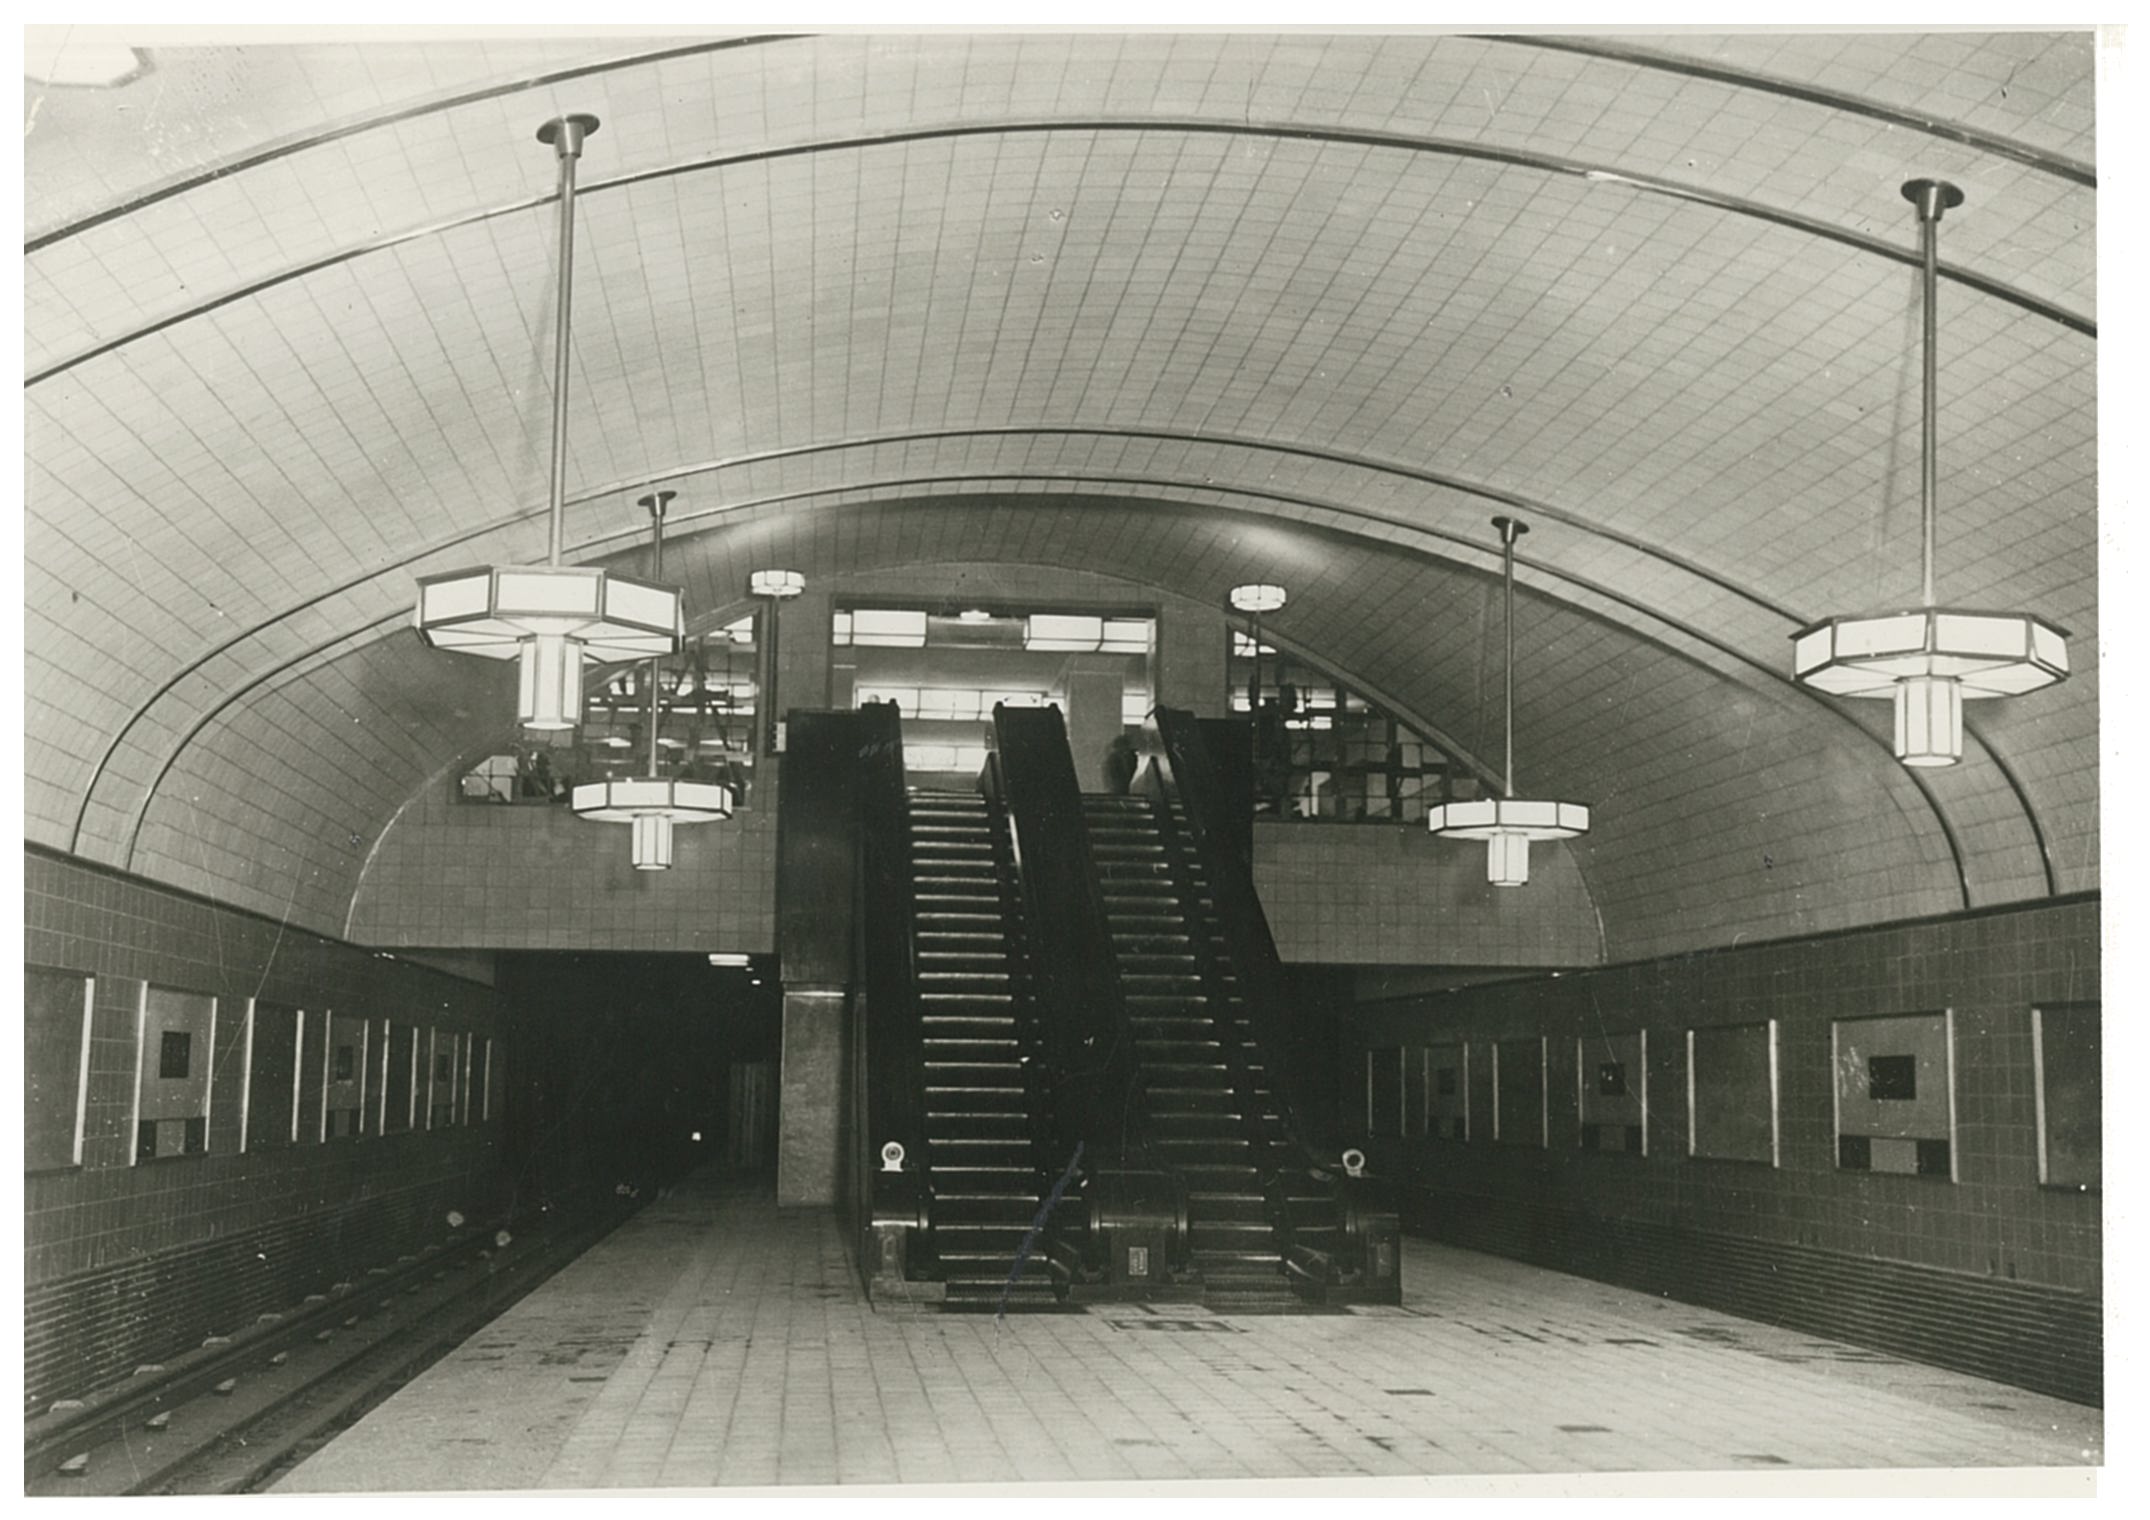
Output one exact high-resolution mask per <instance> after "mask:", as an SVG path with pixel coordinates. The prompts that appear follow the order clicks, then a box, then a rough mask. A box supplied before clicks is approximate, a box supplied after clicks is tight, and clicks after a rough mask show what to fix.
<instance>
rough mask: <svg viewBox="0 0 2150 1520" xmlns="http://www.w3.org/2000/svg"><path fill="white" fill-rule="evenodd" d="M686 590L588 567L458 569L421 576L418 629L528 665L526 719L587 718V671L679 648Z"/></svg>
mask: <svg viewBox="0 0 2150 1520" xmlns="http://www.w3.org/2000/svg"><path fill="white" fill-rule="evenodd" d="M681 603H682V598H681V595H680V593H679V591H678V590H676V589H675V588H673V587H670V586H659V585H655V584H652V583H651V582H649V581H643V580H637V579H635V578H634V577H633V576H629V575H616V574H614V573H612V572H611V571H609V570H599V569H594V568H590V567H586V566H580V565H574V566H560V565H517V566H509V567H495V568H479V569H475V570H458V571H454V572H452V573H450V574H447V575H429V576H426V577H425V578H423V579H421V580H420V581H419V582H418V609H417V612H416V613H415V614H414V616H413V622H414V624H415V626H416V627H417V629H418V635H419V637H420V638H422V639H424V640H425V641H426V642H427V643H428V644H430V645H432V646H433V647H434V648H435V649H447V650H452V651H454V652H455V653H457V654H474V655H480V656H483V657H484V658H486V659H489V660H515V661H518V662H519V663H520V665H521V670H520V672H519V681H518V690H517V711H516V716H517V719H518V721H520V722H521V723H522V725H523V726H524V727H525V728H536V729H563V728H573V727H574V726H575V725H576V724H577V723H579V722H581V721H582V668H583V666H584V665H585V664H586V663H588V662H591V661H596V662H598V663H600V664H610V663H613V662H614V661H619V660H637V659H649V658H651V657H652V656H655V655H663V654H670V653H672V652H673V651H674V650H676V649H678V648H679V646H680V642H681V640H682V639H683V638H684V636H685V634H686V615H685V610H684V608H683V607H682V605H681Z"/></svg>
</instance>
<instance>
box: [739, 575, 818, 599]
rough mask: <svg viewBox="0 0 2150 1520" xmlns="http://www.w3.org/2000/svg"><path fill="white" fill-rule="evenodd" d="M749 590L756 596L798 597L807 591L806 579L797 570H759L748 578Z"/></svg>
mask: <svg viewBox="0 0 2150 1520" xmlns="http://www.w3.org/2000/svg"><path fill="white" fill-rule="evenodd" d="M747 589H748V590H749V591H751V592H753V593H754V595H756V596H773V597H778V598H783V597H793V596H797V595H798V594H799V593H800V592H802V591H804V590H805V589H806V577H805V576H803V575H801V574H800V573H799V572H798V571H796V570H757V571H755V572H754V573H753V574H752V575H750V576H748V577H747Z"/></svg>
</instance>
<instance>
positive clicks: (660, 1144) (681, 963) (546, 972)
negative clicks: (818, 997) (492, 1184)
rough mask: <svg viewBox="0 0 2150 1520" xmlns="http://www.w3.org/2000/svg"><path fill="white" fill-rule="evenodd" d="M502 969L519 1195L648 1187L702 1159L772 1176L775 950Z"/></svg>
mask: <svg viewBox="0 0 2150 1520" xmlns="http://www.w3.org/2000/svg"><path fill="white" fill-rule="evenodd" d="M722 959H729V958H722ZM499 981H500V988H501V991H502V993H503V995H504V1000H505V1002H506V1005H507V1007H508V1009H509V1015H508V1025H507V1039H508V1045H509V1053H510V1065H509V1071H510V1079H509V1091H508V1112H507V1121H508V1123H507V1135H506V1140H507V1147H508V1154H507V1157H506V1161H507V1166H508V1171H509V1173H510V1177H511V1180H512V1183H513V1186H514V1188H515V1191H516V1193H517V1194H518V1197H519V1199H520V1200H523V1201H527V1200H529V1199H531V1198H537V1199H541V1200H542V1199H546V1198H554V1197H560V1198H564V1197H567V1196H570V1195H577V1194H587V1193H590V1192H593V1191H594V1192H605V1191H611V1190H615V1189H618V1188H622V1187H625V1188H630V1189H642V1190H649V1189H654V1188H656V1187H662V1186H664V1185H665V1184H666V1183H668V1182H670V1181H671V1180H673V1179H674V1178H677V1177H679V1176H681V1175H683V1174H684V1173H686V1172H688V1171H690V1170H693V1169H695V1168H697V1167H708V1168H712V1169H716V1170H720V1171H726V1172H734V1173H740V1174H745V1175H766V1176H773V1175H774V1172H775V1168H776V1070H777V1053H778V1047H779V1040H778V1030H779V1023H780V1014H781V1006H782V999H781V994H780V989H779V984H778V978H777V975H776V965H775V960H774V957H759V956H757V957H752V958H750V959H747V960H746V963H745V964H744V965H730V964H726V965H718V964H713V961H712V958H711V957H709V956H706V955H680V954H667V955H659V954H642V955H635V954H611V953H590V952H549V951H548V952H515V953H509V954H503V955H502V956H501V957H500V960H499Z"/></svg>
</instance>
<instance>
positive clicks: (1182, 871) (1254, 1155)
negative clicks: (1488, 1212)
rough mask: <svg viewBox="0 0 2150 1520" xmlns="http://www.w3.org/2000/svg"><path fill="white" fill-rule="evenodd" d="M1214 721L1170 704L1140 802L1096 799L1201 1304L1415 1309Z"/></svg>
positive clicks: (1138, 786) (1126, 978)
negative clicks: (1335, 1088) (1353, 1146)
mask: <svg viewBox="0 0 2150 1520" xmlns="http://www.w3.org/2000/svg"><path fill="white" fill-rule="evenodd" d="M1214 728H1225V729H1228V728H1230V725H1205V724H1204V723H1202V722H1201V721H1200V720H1197V719H1195V718H1194V717H1193V716H1192V715H1191V714H1188V713H1184V712H1177V711H1174V710H1172V709H1166V708H1161V709H1159V710H1157V711H1156V712H1155V713H1153V714H1152V715H1151V718H1150V721H1149V722H1148V724H1146V725H1145V728H1144V734H1143V763H1142V769H1141V771H1140V773H1139V774H1138V776H1137V779H1136V782H1135V786H1134V789H1133V790H1134V795H1131V796H1129V797H1126V798H1099V799H1094V800H1093V801H1092V802H1091V804H1090V808H1089V812H1090V816H1091V819H1092V839H1093V851H1094V852H1095V853H1096V854H1097V856H1098V859H1099V869H1100V870H1101V871H1102V870H1109V871H1111V872H1113V874H1114V877H1115V879H1116V881H1118V882H1120V883H1121V885H1120V886H1119V888H1118V891H1117V897H1118V899H1119V902H1120V904H1121V905H1122V906H1123V907H1124V908H1125V910H1126V918H1125V920H1124V931H1125V937H1124V938H1121V937H1120V934H1119V930H1118V928H1116V941H1117V943H1118V945H1119V948H1120V951H1121V955H1120V971H1121V979H1122V982H1123V984H1124V985H1126V986H1127V988H1128V997H1129V1005H1130V1013H1131V1015H1132V1016H1133V1018H1134V1019H1135V1021H1136V1025H1137V1042H1138V1045H1137V1048H1138V1049H1139V1050H1140V1051H1141V1052H1142V1060H1143V1066H1144V1077H1145V1085H1146V1088H1147V1091H1148V1093H1149V1095H1150V1102H1151V1112H1152V1114H1153V1116H1154V1122H1156V1123H1157V1124H1158V1125H1160V1126H1161V1127H1163V1128H1164V1129H1165V1130H1166V1131H1167V1133H1166V1136H1165V1138H1163V1139H1161V1140H1160V1144H1161V1145H1163V1146H1165V1147H1166V1148H1167V1149H1168V1151H1169V1152H1170V1153H1171V1154H1172V1158H1173V1161H1174V1164H1175V1166H1176V1167H1177V1169H1178V1171H1179V1173H1180V1175H1181V1176H1182V1177H1184V1178H1185V1180H1186V1184H1187V1190H1188V1220H1189V1233H1190V1252H1191V1256H1192V1259H1193V1260H1194V1262H1195V1264H1196V1266H1197V1268H1198V1269H1199V1270H1200V1272H1201V1274H1202V1277H1203V1281H1204V1293H1203V1302H1204V1303H1206V1304H1208V1305H1210V1306H1211V1307H1214V1308H1218V1309H1226V1310H1235V1311H1238V1312H1242V1313H1261V1312H1279V1311H1289V1310H1303V1309H1306V1308H1310V1307H1327V1308H1336V1307H1340V1306H1343V1305H1348V1304H1354V1303H1377V1304H1381V1303H1386V1304H1393V1303H1398V1302H1401V1297H1402V1285H1401V1280H1400V1274H1399V1270H1398V1261H1399V1247H1398V1236H1399V1230H1398V1224H1397V1219H1396V1215H1395V1208H1394V1204H1393V1202H1392V1201H1391V1199H1390V1196H1389V1193H1388V1190H1387V1188H1386V1187H1385V1185H1384V1184H1383V1183H1382V1182H1381V1181H1380V1180H1379V1178H1378V1177H1377V1176H1376V1175H1374V1173H1373V1172H1372V1170H1371V1169H1370V1168H1369V1166H1368V1163H1367V1158H1366V1157H1365V1155H1364V1154H1363V1152H1360V1151H1357V1150H1347V1149H1345V1148H1344V1147H1343V1146H1342V1145H1341V1144H1340V1143H1339V1141H1338V1139H1337V1137H1336V1136H1335V1135H1334V1133H1333V1132H1331V1131H1330V1129H1329V1126H1328V1125H1327V1124H1326V1123H1325V1122H1324V1121H1325V1120H1326V1119H1327V1118H1328V1116H1329V1115H1330V1113H1331V1112H1332V1108H1331V1105H1330V1104H1328V1103H1326V1102H1323V1101H1321V1099H1320V1096H1319V1095H1317V1094H1316V1092H1315V1091H1314V1090H1313V1083H1312V1081H1311V1080H1310V1078H1309V1072H1310V1071H1312V1070H1316V1069H1318V1068H1319V1065H1320V1049H1321V1047H1322V1046H1323V1045H1325V1044H1326V1043H1328V1042H1329V1040H1330V1034H1329V1032H1328V1031H1327V1030H1326V1029H1325V1028H1323V1027H1322V1026H1321V1024H1320V1021H1319V1020H1318V1019H1315V1018H1311V1017H1309V1016H1308V1015H1307V1014H1306V1013H1305V1012H1304V1011H1303V1010H1302V1009H1300V1008H1299V1007H1298V1006H1297V1005H1296V1004H1295V1003H1294V1002H1293V1000H1292V997H1291V994H1290V992H1289V991H1288V986H1289V983H1288V979H1287V977H1286V976H1285V973H1284V968H1283V965H1282V962H1281V960H1280V958H1279V957H1278V955H1277V950H1276V942H1275V940H1274V938H1273V937H1272V936H1271V934H1270V930H1269V924H1268V919H1267V917H1266V915H1265V914H1264V912H1263V909H1262V905H1261V902H1260V900H1259V898H1258V897H1257V895H1256V893H1255V888H1254V875H1253V865H1252V860H1251V858H1250V856H1251V836H1250V834H1249V832H1248V828H1247V821H1248V819H1249V817H1250V816H1251V811H1252V799H1251V797H1247V796H1240V795H1236V794H1235V792H1234V790H1233V788H1232V787H1231V785H1230V784H1229V783H1228V781H1227V779H1226V778H1227V776H1228V775H1229V774H1230V771H1229V768H1228V767H1227V765H1226V764H1225V763H1224V760H1225V757H1224V756H1223V755H1222V754H1213V753H1212V747H1211V744H1210V742H1209V740H1208V739H1207V738H1206V737H1205V729H1214Z"/></svg>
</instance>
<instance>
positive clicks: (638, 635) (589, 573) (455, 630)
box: [414, 116, 686, 729]
mask: <svg viewBox="0 0 2150 1520" xmlns="http://www.w3.org/2000/svg"><path fill="white" fill-rule="evenodd" d="M596 130H597V118H596V117H594V116H562V117H556V118H555V119H553V120H551V121H548V122H546V123H545V125H544V126H542V127H540V128H538V134H537V135H538V140H539V141H540V142H543V143H547V144H549V145H551V147H552V149H553V153H554V156H555V157H556V158H557V159H558V160H559V165H560V196H559V200H560V289H559V306H558V313H557V320H556V322H555V324H554V328H553V341H554V346H555V353H554V359H553V388H552V397H553V412H552V495H551V513H550V517H549V527H548V533H547V552H546V562H545V564H543V565H541V566H538V565H526V566H515V567H508V568H501V567H494V568H491V569H486V568H479V569H474V570H460V571H453V572H451V573H449V574H446V575H430V576H425V577H422V578H421V579H420V580H419V582H418V608H417V612H416V614H415V617H414V622H415V626H416V627H417V629H418V636H419V637H420V638H422V639H424V640H425V641H426V642H427V643H428V644H430V645H432V646H433V647H434V648H435V649H447V650H453V651H455V652H457V653H459V654H474V655H481V656H483V657H485V658H486V659H493V660H515V661H517V662H518V663H519V665H520V666H521V680H520V683H519V686H518V694H517V699H516V718H517V721H518V722H520V723H521V724H522V725H523V726H524V727H525V728H535V729H566V728H573V727H575V725H576V724H578V723H580V722H581V721H582V684H583V683H582V675H583V667H584V665H586V664H592V663H596V664H610V663H614V662H617V661H620V660H641V659H654V658H656V657H658V656H661V655H667V654H671V653H673V652H674V651H676V650H677V649H678V648H679V647H680V644H681V641H682V640H683V639H684V638H685V635H686V619H685V616H684V613H683V611H682V606H681V602H682V597H681V595H680V592H679V591H678V590H677V589H676V588H674V587H671V586H661V585H658V584H656V583H654V582H652V581H643V580H638V579H636V578H634V577H633V576H626V575H619V574H616V573H614V572H612V571H608V570H603V569H599V568H597V567H595V566H584V565H563V564H561V563H560V549H561V535H562V525H563V523H564V521H565V518H566V509H567V379H568V332H569V326H570V322H571V318H572V315H573V305H574V289H575V281H574V271H575V162H576V160H577V159H578V158H580V157H581V156H582V144H583V140H584V139H585V138H587V137H588V136H589V135H590V134H591V133H592V132H595V131H596Z"/></svg>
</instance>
